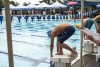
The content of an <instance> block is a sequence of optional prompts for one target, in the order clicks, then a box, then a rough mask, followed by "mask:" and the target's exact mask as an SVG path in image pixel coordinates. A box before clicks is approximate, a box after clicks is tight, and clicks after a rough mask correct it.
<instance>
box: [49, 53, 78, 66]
mask: <svg viewBox="0 0 100 67" xmlns="http://www.w3.org/2000/svg"><path fill="white" fill-rule="evenodd" d="M77 56H78V55H77V54H75V55H73V56H72V57H68V54H63V55H54V56H53V57H51V58H50V60H51V61H53V62H54V64H55V67H71V61H72V60H73V59H75V58H76V57H77Z"/></svg>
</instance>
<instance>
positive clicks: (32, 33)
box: [0, 20, 94, 67]
mask: <svg viewBox="0 0 100 67" xmlns="http://www.w3.org/2000/svg"><path fill="white" fill-rule="evenodd" d="M66 22H68V23H70V24H72V25H74V26H75V24H76V23H80V20H76V21H75V22H74V21H73V20H64V21H62V20H61V21H34V22H31V21H28V22H27V23H26V22H25V21H24V20H22V21H21V23H18V21H17V20H13V22H12V23H11V27H12V40H13V52H14V66H15V67H49V66H50V64H49V62H50V58H49V56H50V53H49V52H50V51H49V49H50V48H49V44H50V39H49V37H48V36H47V31H48V30H50V29H53V28H54V26H55V25H57V24H59V23H66ZM92 29H93V30H94V26H93V27H92ZM6 40H7V39H6V26H5V21H3V24H0V67H8V50H7V41H6ZM55 40H56V38H55ZM65 43H67V44H68V45H69V46H71V47H74V46H77V47H76V50H77V51H78V52H79V50H80V32H79V30H78V29H76V32H75V33H74V35H73V36H72V37H70V39H68V40H67V41H65ZM55 46H56V41H55ZM55 50H56V47H54V51H55ZM54 53H55V52H54Z"/></svg>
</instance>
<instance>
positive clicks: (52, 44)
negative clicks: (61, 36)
mask: <svg viewBox="0 0 100 67" xmlns="http://www.w3.org/2000/svg"><path fill="white" fill-rule="evenodd" d="M50 38H51V44H50V56H51V57H53V54H52V53H53V47H54V33H53V32H52V33H51V36H50Z"/></svg>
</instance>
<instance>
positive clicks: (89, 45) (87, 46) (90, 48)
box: [84, 40, 94, 53]
mask: <svg viewBox="0 0 100 67" xmlns="http://www.w3.org/2000/svg"><path fill="white" fill-rule="evenodd" d="M84 52H87V53H93V52H94V42H92V41H90V40H84Z"/></svg>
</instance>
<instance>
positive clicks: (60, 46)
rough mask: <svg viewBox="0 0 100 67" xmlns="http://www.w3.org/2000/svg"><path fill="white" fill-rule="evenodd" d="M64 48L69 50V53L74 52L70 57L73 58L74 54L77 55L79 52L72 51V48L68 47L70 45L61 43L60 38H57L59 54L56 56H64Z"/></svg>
mask: <svg viewBox="0 0 100 67" xmlns="http://www.w3.org/2000/svg"><path fill="white" fill-rule="evenodd" d="M62 48H65V49H67V50H69V51H71V52H72V53H71V54H70V55H69V56H71V55H73V54H77V52H76V51H75V50H74V49H72V48H71V47H70V46H68V45H67V44H65V43H60V42H59V41H58V38H57V53H56V55H63V50H62Z"/></svg>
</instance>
